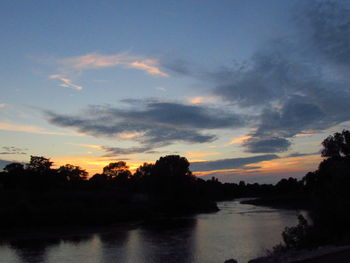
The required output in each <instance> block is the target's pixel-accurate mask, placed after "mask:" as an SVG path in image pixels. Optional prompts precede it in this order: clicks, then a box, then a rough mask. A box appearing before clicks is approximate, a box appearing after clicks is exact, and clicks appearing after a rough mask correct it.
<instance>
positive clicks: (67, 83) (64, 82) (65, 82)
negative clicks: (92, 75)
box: [49, 74, 83, 90]
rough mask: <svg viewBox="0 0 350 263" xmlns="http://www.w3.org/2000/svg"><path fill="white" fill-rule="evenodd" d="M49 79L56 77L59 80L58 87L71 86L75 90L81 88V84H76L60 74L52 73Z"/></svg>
mask: <svg viewBox="0 0 350 263" xmlns="http://www.w3.org/2000/svg"><path fill="white" fill-rule="evenodd" d="M49 78H50V79H58V80H60V81H61V84H60V85H59V86H60V87H66V88H72V89H76V90H82V89H83V87H82V86H78V85H76V84H74V83H73V82H72V80H71V79H68V78H67V77H65V76H63V75H60V74H52V75H50V76H49Z"/></svg>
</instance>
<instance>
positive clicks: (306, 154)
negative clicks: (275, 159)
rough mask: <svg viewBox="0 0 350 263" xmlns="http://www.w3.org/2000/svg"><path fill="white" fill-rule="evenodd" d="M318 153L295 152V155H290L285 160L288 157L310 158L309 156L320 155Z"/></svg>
mask: <svg viewBox="0 0 350 263" xmlns="http://www.w3.org/2000/svg"><path fill="white" fill-rule="evenodd" d="M320 154H321V153H320V152H314V153H299V152H295V153H291V154H289V155H287V156H285V157H286V158H288V157H303V156H310V155H320Z"/></svg>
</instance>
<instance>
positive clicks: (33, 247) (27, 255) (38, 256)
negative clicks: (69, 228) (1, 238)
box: [9, 235, 92, 263]
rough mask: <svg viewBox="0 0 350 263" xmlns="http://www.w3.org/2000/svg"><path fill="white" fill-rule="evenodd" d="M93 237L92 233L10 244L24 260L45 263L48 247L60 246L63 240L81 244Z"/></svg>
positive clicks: (22, 240)
mask: <svg viewBox="0 0 350 263" xmlns="http://www.w3.org/2000/svg"><path fill="white" fill-rule="evenodd" d="M91 238H92V235H84V236H67V237H53V238H42V239H40V238H35V239H34V238H33V239H19V240H16V241H11V242H9V245H10V247H11V248H12V249H13V250H14V251H15V252H16V254H17V256H18V257H19V258H20V259H21V260H22V262H25V263H44V262H46V256H47V255H46V254H47V251H48V249H50V248H53V247H56V246H58V245H59V244H60V243H61V242H62V241H64V242H68V243H72V244H79V243H81V242H87V241H89V240H90V239H91Z"/></svg>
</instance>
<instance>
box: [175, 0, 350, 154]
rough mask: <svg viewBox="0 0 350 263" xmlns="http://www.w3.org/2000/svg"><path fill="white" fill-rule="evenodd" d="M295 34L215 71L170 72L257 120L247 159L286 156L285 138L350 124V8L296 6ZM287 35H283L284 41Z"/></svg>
mask: <svg viewBox="0 0 350 263" xmlns="http://www.w3.org/2000/svg"><path fill="white" fill-rule="evenodd" d="M297 3H298V4H297V7H295V8H294V9H293V10H291V20H292V21H293V23H294V28H292V29H289V30H288V31H287V30H286V32H285V35H284V36H283V38H280V39H272V40H271V41H269V42H268V43H266V45H265V46H263V47H260V49H259V50H257V51H256V52H255V54H254V55H253V56H252V57H251V58H250V59H249V60H247V61H244V62H243V63H236V65H234V66H232V67H220V68H218V69H216V70H212V71H205V70H197V72H196V73H194V70H193V69H191V70H188V69H187V68H188V64H186V63H184V64H183V67H181V63H179V62H177V63H175V64H174V65H176V66H173V67H172V68H173V70H174V71H176V72H178V73H182V74H187V75H189V76H192V77H195V78H198V79H201V80H203V79H205V80H206V81H207V82H209V83H212V85H214V88H213V92H214V93H215V95H218V96H220V97H221V98H222V99H224V100H226V101H227V102H229V103H231V104H233V105H235V106H237V107H240V108H241V109H242V110H247V111H250V112H252V109H253V111H254V113H255V116H256V118H255V120H256V122H255V124H254V126H253V128H255V130H254V131H253V132H251V133H250V134H249V135H250V136H252V138H251V139H250V140H248V141H246V143H245V144H244V146H245V147H246V149H247V150H248V151H249V152H253V153H272V152H281V151H285V150H288V149H289V147H290V145H291V140H290V139H291V138H292V137H293V136H295V135H296V134H298V133H302V132H311V133H312V132H319V131H322V130H326V129H328V128H330V127H333V126H335V125H337V124H340V123H341V122H344V121H349V120H350V111H349V110H348V105H349V103H350V75H349V73H348V72H349V70H350V67H349V66H350V2H349V1H341V0H339V1H311V0H310V1H298V2H297ZM288 34H289V35H288Z"/></svg>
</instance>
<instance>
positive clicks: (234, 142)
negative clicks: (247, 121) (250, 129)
mask: <svg viewBox="0 0 350 263" xmlns="http://www.w3.org/2000/svg"><path fill="white" fill-rule="evenodd" d="M250 138H252V136H249V135H247V136H243V137H240V138H237V139H233V140H232V141H230V143H229V144H236V143H242V142H245V141H246V140H249V139H250Z"/></svg>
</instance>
